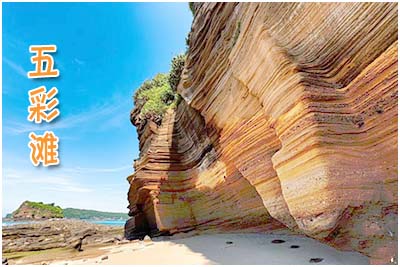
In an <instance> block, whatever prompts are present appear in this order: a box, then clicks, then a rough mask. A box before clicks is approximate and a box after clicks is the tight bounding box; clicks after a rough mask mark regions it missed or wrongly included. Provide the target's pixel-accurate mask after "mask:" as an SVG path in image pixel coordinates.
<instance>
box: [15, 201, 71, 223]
mask: <svg viewBox="0 0 400 267" xmlns="http://www.w3.org/2000/svg"><path fill="white" fill-rule="evenodd" d="M63 217H64V213H63V210H62V208H61V207H59V206H55V205H54V203H51V204H44V203H43V202H33V201H24V202H23V203H22V204H21V206H19V208H18V209H17V210H15V211H14V212H13V213H12V218H14V219H48V218H63Z"/></svg>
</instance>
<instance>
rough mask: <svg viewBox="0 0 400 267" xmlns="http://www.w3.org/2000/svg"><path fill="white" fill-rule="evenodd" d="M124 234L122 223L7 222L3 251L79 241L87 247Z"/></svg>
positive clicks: (52, 246) (69, 221)
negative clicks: (114, 225) (109, 224)
mask: <svg viewBox="0 0 400 267" xmlns="http://www.w3.org/2000/svg"><path fill="white" fill-rule="evenodd" d="M122 238H123V229H122V228H121V227H111V226H105V225H98V224H92V223H88V222H84V221H79V220H65V219H63V220H47V221H42V222H37V223H32V224H18V225H10V226H3V231H2V244H3V253H8V252H18V251H36V250H45V249H51V248H64V247H66V248H74V247H76V245H77V244H78V243H82V244H83V249H85V246H86V245H97V244H101V243H110V242H111V243H112V242H114V241H116V240H121V239H122ZM81 249H82V248H81Z"/></svg>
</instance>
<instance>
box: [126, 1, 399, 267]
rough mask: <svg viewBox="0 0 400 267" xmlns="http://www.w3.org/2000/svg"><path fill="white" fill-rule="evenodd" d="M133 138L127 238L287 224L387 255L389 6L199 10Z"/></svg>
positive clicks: (391, 125)
mask: <svg viewBox="0 0 400 267" xmlns="http://www.w3.org/2000/svg"><path fill="white" fill-rule="evenodd" d="M194 10H195V17H194V21H193V25H192V30H191V33H190V38H189V42H190V46H189V52H188V56H187V61H186V65H185V70H184V73H183V75H182V77H181V78H182V79H181V82H180V85H179V87H178V90H179V93H180V94H181V95H182V97H183V99H184V101H182V102H181V103H180V104H179V105H178V107H177V108H176V109H175V110H170V111H168V112H167V114H166V115H165V116H164V119H163V121H162V124H161V125H160V126H157V125H156V124H154V123H152V122H147V124H146V125H145V126H144V127H141V128H140V129H139V136H140V150H141V154H140V159H139V160H138V161H136V162H135V173H134V174H133V175H132V176H130V177H129V178H128V180H129V182H130V190H129V196H128V199H129V202H130V205H129V208H130V215H131V216H133V217H132V219H130V221H128V223H127V230H126V235H127V236H128V237H129V236H130V237H135V235H136V234H137V233H147V232H168V233H174V232H182V231H189V230H192V229H197V230H219V231H233V230H239V231H272V230H276V229H281V228H282V227H287V228H289V229H292V230H294V231H299V232H302V233H304V234H306V235H308V236H310V237H313V238H316V239H318V240H321V241H323V242H326V243H328V244H331V245H333V246H336V247H338V248H341V249H344V250H355V251H359V252H361V253H363V254H366V255H368V256H369V257H370V258H371V261H372V262H373V263H389V262H390V261H393V259H392V258H394V257H395V254H396V252H397V197H398V196H397V58H398V56H397V3H323V4H319V3H204V4H194Z"/></svg>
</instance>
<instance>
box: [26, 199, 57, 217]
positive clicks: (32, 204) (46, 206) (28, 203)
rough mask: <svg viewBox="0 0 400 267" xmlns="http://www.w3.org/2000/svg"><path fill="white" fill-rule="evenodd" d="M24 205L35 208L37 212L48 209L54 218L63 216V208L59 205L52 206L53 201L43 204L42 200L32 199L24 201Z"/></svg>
mask: <svg viewBox="0 0 400 267" xmlns="http://www.w3.org/2000/svg"><path fill="white" fill-rule="evenodd" d="M25 204H26V206H28V207H30V208H33V209H37V210H38V211H39V212H40V211H48V212H51V213H52V214H53V216H54V217H56V218H63V217H64V214H63V210H62V208H61V207H59V206H54V203H52V204H44V203H43V202H33V201H25Z"/></svg>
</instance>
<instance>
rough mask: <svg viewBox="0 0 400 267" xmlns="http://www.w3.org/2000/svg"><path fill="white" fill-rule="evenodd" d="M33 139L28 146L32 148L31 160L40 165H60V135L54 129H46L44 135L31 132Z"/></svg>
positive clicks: (30, 135)
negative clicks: (56, 134)
mask: <svg viewBox="0 0 400 267" xmlns="http://www.w3.org/2000/svg"><path fill="white" fill-rule="evenodd" d="M29 138H30V139H31V141H30V142H29V144H28V146H29V147H30V148H31V162H32V164H33V165H35V166H38V165H39V163H40V162H41V163H42V164H43V166H50V165H58V164H59V163H60V160H59V159H58V137H57V136H55V135H54V133H53V132H52V131H46V132H45V133H44V135H36V134H35V133H33V132H31V133H30V134H29Z"/></svg>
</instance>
